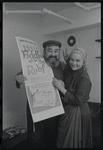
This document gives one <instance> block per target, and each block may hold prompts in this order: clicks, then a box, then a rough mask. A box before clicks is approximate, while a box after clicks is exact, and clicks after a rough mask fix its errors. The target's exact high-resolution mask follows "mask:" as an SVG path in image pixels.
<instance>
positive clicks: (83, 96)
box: [64, 77, 91, 106]
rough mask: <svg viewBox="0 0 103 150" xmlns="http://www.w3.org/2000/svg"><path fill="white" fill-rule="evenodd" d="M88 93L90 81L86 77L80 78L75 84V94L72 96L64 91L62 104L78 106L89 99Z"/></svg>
mask: <svg viewBox="0 0 103 150" xmlns="http://www.w3.org/2000/svg"><path fill="white" fill-rule="evenodd" d="M90 91H91V82H90V80H89V79H88V78H87V77H82V78H80V79H79V81H78V82H77V86H76V92H75V93H74V94H72V93H71V92H70V91H66V93H65V95H64V102H66V103H70V104H72V105H75V106H80V105H81V104H82V103H84V102H86V101H87V100H88V99H89V94H90Z"/></svg>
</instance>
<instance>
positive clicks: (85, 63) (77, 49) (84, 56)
mask: <svg viewBox="0 0 103 150" xmlns="http://www.w3.org/2000/svg"><path fill="white" fill-rule="evenodd" d="M74 53H77V54H79V55H81V57H82V58H83V68H85V69H86V67H87V65H88V63H87V53H86V51H85V50H84V49H83V48H74V49H73V50H72V51H71V53H70V55H69V57H68V60H67V63H69V60H70V57H71V55H72V54H74Z"/></svg>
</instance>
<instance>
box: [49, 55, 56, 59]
mask: <svg viewBox="0 0 103 150" xmlns="http://www.w3.org/2000/svg"><path fill="white" fill-rule="evenodd" d="M49 58H55V59H57V56H52V55H51V56H49Z"/></svg>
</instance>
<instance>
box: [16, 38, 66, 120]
mask: <svg viewBox="0 0 103 150" xmlns="http://www.w3.org/2000/svg"><path fill="white" fill-rule="evenodd" d="M15 38H16V42H17V45H18V49H19V54H20V58H21V65H22V70H23V75H24V76H25V77H26V78H27V80H26V81H25V88H26V93H27V98H28V102H29V106H30V110H31V114H32V118H33V121H34V122H38V121H40V120H44V119H47V118H50V117H53V116H57V115H60V114H62V113H64V109H63V106H62V103H61V99H60V96H59V93H58V90H57V89H56V88H55V87H54V86H53V85H52V77H53V72H52V69H51V67H49V66H48V65H47V64H46V62H45V60H44V58H43V55H42V53H41V52H40V50H39V46H38V44H37V43H36V42H34V41H32V40H29V39H25V38H22V37H15Z"/></svg>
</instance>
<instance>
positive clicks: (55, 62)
mask: <svg viewBox="0 0 103 150" xmlns="http://www.w3.org/2000/svg"><path fill="white" fill-rule="evenodd" d="M52 58H54V59H53V60H52ZM45 60H46V62H47V63H49V64H50V66H51V67H56V66H57V63H58V62H59V58H57V56H51V55H50V56H49V57H48V58H46V57H45Z"/></svg>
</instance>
